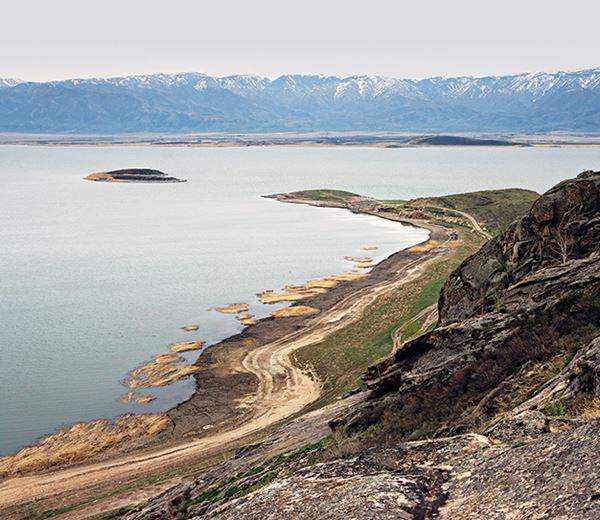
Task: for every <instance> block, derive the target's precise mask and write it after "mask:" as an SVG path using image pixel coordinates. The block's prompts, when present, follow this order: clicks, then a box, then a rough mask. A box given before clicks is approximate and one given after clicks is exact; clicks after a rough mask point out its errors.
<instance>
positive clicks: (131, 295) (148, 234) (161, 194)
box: [0, 147, 600, 454]
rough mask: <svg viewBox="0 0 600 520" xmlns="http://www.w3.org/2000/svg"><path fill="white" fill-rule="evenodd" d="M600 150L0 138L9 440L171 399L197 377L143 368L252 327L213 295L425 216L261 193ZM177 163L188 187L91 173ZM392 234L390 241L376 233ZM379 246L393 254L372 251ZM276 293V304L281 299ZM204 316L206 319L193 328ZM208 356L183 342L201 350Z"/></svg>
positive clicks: (522, 179) (529, 174)
mask: <svg viewBox="0 0 600 520" xmlns="http://www.w3.org/2000/svg"><path fill="white" fill-rule="evenodd" d="M599 159H600V153H599V151H598V150H597V149H520V148H519V149H492V148H490V149H462V150H461V149H456V148H429V149H395V150H388V149H373V148H151V147H81V148H78V147H72V148H63V147H56V148H47V147H0V316H1V321H0V454H6V453H11V452H14V451H16V450H17V449H18V448H19V447H21V446H24V445H26V444H30V443H32V442H33V441H34V440H35V439H36V438H37V437H39V436H40V435H42V434H44V433H49V432H51V431H54V430H56V429H57V428H59V427H61V426H65V425H68V424H70V423H72V422H75V421H85V420H90V419H94V418H98V417H115V416H116V415H118V414H120V413H123V412H126V411H157V410H164V409H167V408H169V407H170V406H172V405H174V404H176V403H177V402H179V401H181V400H182V399H185V398H186V397H187V396H188V395H189V394H190V392H191V391H192V390H193V379H191V378H188V379H187V380H184V381H181V382H179V383H176V384H174V385H171V386H169V387H166V388H162V389H159V390H154V389H151V390H150V391H148V392H145V393H150V394H153V395H157V396H158V397H159V399H158V400H157V401H155V402H153V403H151V404H146V405H139V404H123V403H121V402H120V401H119V398H120V396H121V395H122V394H123V393H125V392H126V391H127V388H126V387H125V386H123V384H122V381H123V379H124V378H125V377H126V375H127V373H128V372H129V370H131V369H132V368H134V367H136V366H138V365H139V364H140V363H142V362H143V361H146V360H149V359H150V358H151V357H152V356H153V355H154V354H157V353H162V352H167V351H168V345H169V343H171V342H174V341H184V340H192V339H202V340H206V341H207V342H208V344H210V343H214V342H216V341H218V340H220V339H223V338H225V337H227V336H229V335H231V334H232V333H234V332H236V331H238V330H241V328H242V327H241V326H240V325H239V324H238V323H237V321H236V320H235V319H234V318H233V317H232V316H231V315H223V314H219V313H217V312H215V311H214V310H212V309H213V308H214V307H215V306H219V305H224V304H227V303H231V302H238V301H246V302H249V303H251V311H253V312H255V313H256V314H257V315H258V316H259V317H260V316H264V315H266V314H267V313H268V312H269V311H270V310H272V309H273V308H274V307H272V306H269V307H267V306H261V305H260V304H258V303H257V301H256V298H255V296H254V295H255V293H257V292H259V291H262V290H265V289H276V290H277V289H280V288H281V287H282V286H283V285H285V284H287V283H301V282H304V281H306V280H309V279H312V278H317V277H321V276H325V275H329V274H334V273H340V272H344V271H347V270H348V269H349V268H350V267H351V266H350V265H349V264H348V262H346V261H344V260H343V256H344V255H353V256H365V254H368V255H369V256H376V259H377V260H381V259H383V258H385V257H386V256H388V255H389V254H391V253H392V252H394V251H396V250H399V249H402V248H404V247H407V246H408V245H411V244H414V243H416V242H419V241H421V240H423V239H424V237H425V232H424V231H423V230H418V229H414V228H411V227H403V226H400V225H399V224H397V223H393V222H387V221H384V220H381V219H377V218H375V217H367V216H360V215H353V214H351V213H349V212H346V211H343V210H336V209H320V208H311V207H307V206H300V205H292V204H282V203H279V202H276V201H272V200H267V199H263V198H261V197H260V195H263V194H268V193H275V192H281V191H293V190H298V189H309V188H321V187H328V188H337V189H346V190H349V191H354V192H357V193H361V194H365V195H371V196H374V197H382V198H389V199H392V198H393V199H404V198H411V197H416V196H424V195H437V194H445V193H451V192H461V191H468V190H475V189H486V188H500V187H512V186H518V187H525V188H531V189H536V190H538V191H543V190H545V189H547V188H549V187H550V186H552V185H553V184H554V183H556V182H557V181H558V180H560V179H563V178H566V177H570V176H573V175H574V174H576V173H578V172H579V171H581V170H583V169H586V168H593V167H596V168H598V162H599ZM125 167H150V168H157V169H161V170H163V171H165V172H167V173H169V174H172V175H175V176H177V177H182V178H186V179H188V182H187V183H185V184H170V185H153V184H140V185H137V184H100V183H91V182H84V181H82V180H81V177H82V176H84V175H86V174H88V173H90V172H91V171H97V170H110V169H116V168H125ZM373 244H374V245H378V246H379V247H380V249H379V250H377V251H376V252H369V253H365V252H364V251H362V247H364V246H368V245H373ZM373 253H376V255H373ZM276 307H277V306H276ZM187 324H199V325H200V326H201V328H200V330H199V331H198V332H190V333H186V332H183V331H181V330H180V328H179V327H181V326H183V325H187ZM197 355H198V353H197V352H196V353H195V352H188V353H185V354H184V356H185V357H186V358H187V359H189V360H193V359H194V358H195V357H196V356H197Z"/></svg>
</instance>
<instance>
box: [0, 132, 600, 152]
mask: <svg viewBox="0 0 600 520" xmlns="http://www.w3.org/2000/svg"><path fill="white" fill-rule="evenodd" d="M3 145H4V146H7V145H10V146H72V147H81V146H127V147H130V146H148V147H154V146H156V147H181V148H232V147H240V148H241V147H267V146H273V147H277V146H279V147H306V148H313V147H318V148H321V147H323V148H325V147H370V148H383V149H397V148H515V147H517V148H519V147H535V148H575V147H586V148H587V147H598V146H600V134H598V135H591V134H590V135H570V134H564V135H563V134H540V135H526V134H523V135H501V134H401V133H398V134H394V133H381V134H377V133H374V134H371V133H362V134H361V133H340V134H333V133H325V134H300V133H290V134H288V133H273V134H230V135H228V134H177V135H175V134H174V135H152V136H143V135H114V136H111V135H106V136H100V135H50V134H31V135H29V134H0V146H3Z"/></svg>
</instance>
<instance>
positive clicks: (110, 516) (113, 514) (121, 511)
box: [89, 506, 134, 520]
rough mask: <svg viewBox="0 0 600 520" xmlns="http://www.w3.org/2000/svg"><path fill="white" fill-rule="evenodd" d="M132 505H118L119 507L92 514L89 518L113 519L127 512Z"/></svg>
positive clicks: (97, 519) (99, 519)
mask: <svg viewBox="0 0 600 520" xmlns="http://www.w3.org/2000/svg"><path fill="white" fill-rule="evenodd" d="M133 507H134V506H125V507H120V508H119V509H114V510H113V511H108V512H107V513H102V514H100V515H97V516H92V517H91V518H90V519H89V520H113V519H114V518H121V517H122V516H123V515H126V514H127V513H129V512H130V511H131V510H132V509H133Z"/></svg>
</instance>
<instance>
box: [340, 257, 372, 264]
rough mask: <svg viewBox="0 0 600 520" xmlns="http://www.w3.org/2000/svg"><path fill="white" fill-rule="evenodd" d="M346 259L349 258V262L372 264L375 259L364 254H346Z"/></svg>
mask: <svg viewBox="0 0 600 520" xmlns="http://www.w3.org/2000/svg"><path fill="white" fill-rule="evenodd" d="M344 260H347V261H348V262H356V263H358V264H370V263H372V262H373V259H372V258H369V257H368V256H364V257H362V258H360V257H355V256H345V257H344Z"/></svg>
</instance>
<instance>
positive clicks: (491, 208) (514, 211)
mask: <svg viewBox="0 0 600 520" xmlns="http://www.w3.org/2000/svg"><path fill="white" fill-rule="evenodd" d="M538 197H539V194H538V193H536V192H535V191H531V190H523V189H520V188H508V189H504V190H486V191H474V192H470V193H458V194H456V195H446V196H444V197H427V198H422V199H415V200H412V201H409V204H410V205H413V206H428V205H432V206H441V207H444V208H449V209H455V210H458V211H464V212H465V213H470V214H471V215H473V217H475V219H476V220H477V221H478V222H479V223H480V224H481V225H482V226H483V227H485V228H486V229H487V230H488V231H489V232H490V233H492V234H499V233H500V232H502V231H504V230H505V229H506V228H507V227H508V226H509V225H510V224H511V223H512V222H513V221H514V220H516V219H517V218H519V217H522V216H523V215H525V214H526V213H527V212H528V211H529V209H530V208H531V205H532V204H533V202H534V201H535V200H536V199H537V198H538Z"/></svg>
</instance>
